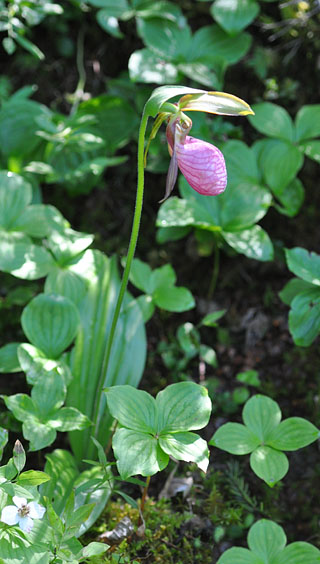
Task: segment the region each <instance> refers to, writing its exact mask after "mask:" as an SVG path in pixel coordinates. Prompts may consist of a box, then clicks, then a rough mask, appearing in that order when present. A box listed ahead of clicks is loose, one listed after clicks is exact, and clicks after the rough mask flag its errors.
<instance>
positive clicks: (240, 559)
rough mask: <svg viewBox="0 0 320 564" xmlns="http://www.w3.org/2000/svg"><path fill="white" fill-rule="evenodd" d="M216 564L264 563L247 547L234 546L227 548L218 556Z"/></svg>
mask: <svg viewBox="0 0 320 564" xmlns="http://www.w3.org/2000/svg"><path fill="white" fill-rule="evenodd" d="M217 564H264V562H263V560H260V559H257V557H256V555H255V554H253V553H252V552H250V550H248V549H247V548H241V547H237V546H234V547H233V548H228V550H226V551H225V552H224V553H223V554H222V555H221V556H220V558H219V560H218V561H217Z"/></svg>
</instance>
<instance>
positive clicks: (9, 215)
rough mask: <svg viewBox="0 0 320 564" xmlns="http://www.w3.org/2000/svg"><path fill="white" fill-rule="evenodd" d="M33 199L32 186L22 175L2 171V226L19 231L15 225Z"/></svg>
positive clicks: (0, 177)
mask: <svg viewBox="0 0 320 564" xmlns="http://www.w3.org/2000/svg"><path fill="white" fill-rule="evenodd" d="M31 199H32V188H31V185H30V184H29V182H27V181H26V180H25V179H24V178H22V176H19V175H18V174H14V173H13V172H6V171H0V227H2V228H3V229H6V230H8V231H10V230H11V229H13V230H14V231H15V230H16V231H19V229H15V228H14V227H13V226H14V224H15V222H16V221H17V219H18V218H19V217H20V215H21V214H22V213H23V212H24V210H25V209H26V207H27V206H28V205H29V204H30V202H31Z"/></svg>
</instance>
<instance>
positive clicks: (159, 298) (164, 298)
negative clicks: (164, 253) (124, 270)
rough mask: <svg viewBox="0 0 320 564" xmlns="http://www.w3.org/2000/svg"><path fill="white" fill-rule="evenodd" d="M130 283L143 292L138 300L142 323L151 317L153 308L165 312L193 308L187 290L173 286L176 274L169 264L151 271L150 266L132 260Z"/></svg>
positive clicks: (193, 303)
mask: <svg viewBox="0 0 320 564" xmlns="http://www.w3.org/2000/svg"><path fill="white" fill-rule="evenodd" d="M129 280H130V282H132V284H134V286H136V287H137V288H138V289H139V290H141V291H142V292H145V294H144V295H143V296H140V297H139V298H138V303H139V306H140V307H141V310H142V312H143V318H144V321H145V322H147V321H148V320H149V319H150V317H152V315H153V313H154V310H155V306H157V307H159V308H161V309H165V310H167V311H177V312H179V311H187V310H189V309H192V308H193V307H194V306H195V301H194V299H193V296H192V294H191V292H190V291H189V290H188V289H187V288H181V287H180V288H179V287H176V286H175V282H176V274H175V272H174V270H173V268H172V266H171V265H170V264H167V265H165V266H162V267H161V268H156V269H155V270H151V268H150V266H149V265H148V264H146V263H144V262H142V261H141V260H139V259H134V260H133V263H132V267H131V271H130V276H129Z"/></svg>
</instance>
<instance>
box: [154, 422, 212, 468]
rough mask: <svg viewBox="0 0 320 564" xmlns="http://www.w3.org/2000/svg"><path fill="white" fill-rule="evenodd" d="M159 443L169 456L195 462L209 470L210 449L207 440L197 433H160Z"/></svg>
mask: <svg viewBox="0 0 320 564" xmlns="http://www.w3.org/2000/svg"><path fill="white" fill-rule="evenodd" d="M159 445H160V447H161V448H162V450H164V452H166V453H167V454H168V455H169V456H173V458H175V459H176V460H184V461H185V462H195V463H196V465H197V466H198V467H199V468H200V470H203V472H206V471H207V468H208V464H209V451H208V445H207V443H206V441H204V440H203V439H201V437H199V435H197V434H196V433H189V432H188V431H187V432H185V433H169V434H168V435H162V434H161V435H160V437H159Z"/></svg>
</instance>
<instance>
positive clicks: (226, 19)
mask: <svg viewBox="0 0 320 564" xmlns="http://www.w3.org/2000/svg"><path fill="white" fill-rule="evenodd" d="M211 13H212V15H213V17H214V18H215V20H216V21H217V22H218V23H219V24H220V25H221V27H222V28H223V29H224V30H225V31H226V32H227V33H230V34H231V35H233V34H237V33H239V32H240V31H242V30H243V29H244V28H245V27H247V26H248V25H249V24H250V23H251V22H252V21H253V20H254V19H255V17H256V16H257V15H258V13H259V5H258V4H257V2H255V0H229V1H228V2H226V1H225V0H215V2H214V3H213V4H212V6H211Z"/></svg>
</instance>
